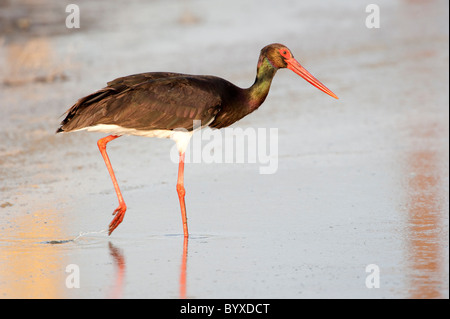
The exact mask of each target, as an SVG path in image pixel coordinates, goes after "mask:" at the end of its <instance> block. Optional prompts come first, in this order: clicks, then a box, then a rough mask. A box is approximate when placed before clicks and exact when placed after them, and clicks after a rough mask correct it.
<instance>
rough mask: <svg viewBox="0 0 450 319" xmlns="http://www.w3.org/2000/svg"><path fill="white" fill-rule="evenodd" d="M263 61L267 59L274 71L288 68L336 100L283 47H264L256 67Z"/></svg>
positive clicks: (276, 45)
mask: <svg viewBox="0 0 450 319" xmlns="http://www.w3.org/2000/svg"><path fill="white" fill-rule="evenodd" d="M265 59H267V60H268V61H269V62H270V64H271V66H272V67H273V68H275V69H276V70H278V69H283V68H288V69H289V70H291V71H293V72H295V73H296V74H298V75H300V76H301V77H302V78H304V79H305V80H306V81H308V82H309V83H311V84H312V85H314V86H315V87H316V88H318V89H319V90H322V91H323V92H325V93H327V94H328V95H330V96H332V97H334V98H336V99H338V97H337V96H336V94H334V93H333V92H331V90H330V89H328V88H327V87H326V86H325V85H323V84H322V83H321V82H320V81H319V80H317V79H316V78H315V77H314V76H312V75H311V73H309V72H308V71H307V70H306V69H305V68H304V67H302V66H301V65H300V63H299V62H298V61H297V60H296V59H294V56H293V55H292V53H291V50H289V49H288V48H287V47H286V46H285V45H283V44H279V43H272V44H269V45H267V46H265V47H264V48H263V49H262V50H261V54H260V56H259V62H258V66H259V65H260V64H262V63H263V61H264V60H265Z"/></svg>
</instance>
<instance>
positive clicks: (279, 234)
mask: <svg viewBox="0 0 450 319" xmlns="http://www.w3.org/2000/svg"><path fill="white" fill-rule="evenodd" d="M78 4H79V6H80V9H81V26H80V28H79V29H67V28H66V27H65V23H64V21H65V18H66V16H67V14H68V13H66V12H65V5H64V4H62V3H61V4H58V2H56V1H41V2H40V4H39V6H38V5H35V4H33V3H30V2H29V1H15V2H14V4H9V3H5V2H0V12H1V14H0V109H1V117H0V140H1V143H0V194H1V195H0V230H1V235H0V297H1V298H448V297H449V294H448V270H449V261H448V251H449V250H448V239H449V238H448V229H449V223H448V215H449V214H448V213H449V205H448V203H449V196H448V194H449V186H448V185H449V178H448V176H449V170H448V166H449V165H448V161H449V137H448V132H449V120H448V117H449V114H448V113H449V107H448V105H449V101H448V85H449V75H448V2H446V1H427V2H423V3H422V2H418V1H406V0H405V1H397V2H392V1H378V5H379V6H380V12H381V16H380V17H381V24H380V28H379V29H368V28H366V26H365V19H366V17H367V15H368V13H366V12H365V5H363V4H355V2H354V1H340V2H339V4H337V3H335V2H333V1H325V2H324V1H321V2H320V3H319V2H314V1H302V2H301V3H300V2H298V1H281V2H280V4H281V5H277V8H275V7H274V5H273V2H269V1H246V2H245V4H242V2H241V1H234V0H230V1H227V2H226V5H225V3H223V4H222V3H216V2H214V3H213V2H208V1H197V0H196V1H173V2H166V1H151V2H149V1H139V0H136V1H131V2H130V3H129V4H127V5H126V6H124V5H117V4H111V3H110V2H107V1H96V2H95V3H92V2H90V1H79V2H78ZM280 7H283V8H288V9H286V10H279V8H280ZM272 42H281V43H284V44H286V45H287V46H288V47H289V48H290V49H291V50H292V51H293V53H294V55H295V57H296V58H297V59H298V60H299V61H300V62H301V63H302V64H303V65H304V66H305V67H306V68H307V69H308V70H309V71H310V72H311V73H312V74H313V75H315V76H316V77H317V78H318V79H319V80H320V81H321V82H323V83H324V84H325V85H326V86H327V87H329V88H330V89H331V90H332V91H333V92H335V93H336V94H337V95H338V96H339V98H340V99H339V100H334V99H332V98H330V97H329V96H327V95H325V94H323V93H322V92H320V91H318V90H317V89H315V88H313V87H312V86H310V85H309V84H308V83H307V82H305V81H304V80H302V79H301V78H298V77H297V76H296V75H295V74H293V73H292V72H290V71H287V70H281V71H279V72H278V74H277V75H276V77H275V79H274V82H273V84H272V88H271V92H270V93H269V96H268V98H267V100H266V102H265V103H264V104H263V105H262V107H261V108H260V109H259V110H258V111H257V112H255V113H253V114H251V115H249V116H248V117H246V118H244V119H243V120H241V121H240V122H238V123H236V124H234V126H233V127H241V128H244V129H245V128H252V127H254V128H277V129H278V169H277V171H276V172H275V173H274V174H270V175H262V174H259V168H260V165H259V163H246V164H225V163H223V164H221V163H213V164H207V163H188V164H186V169H185V182H186V185H185V186H186V190H187V195H186V196H187V197H186V204H187V211H188V218H189V227H190V231H191V234H192V235H191V237H190V239H189V242H186V241H184V240H183V236H182V225H181V216H180V212H179V204H178V197H177V194H176V191H175V183H176V176H177V164H176V163H173V162H172V161H171V160H170V154H169V151H170V149H171V148H172V146H173V142H172V141H170V140H157V139H147V138H142V137H122V138H120V139H118V140H116V141H114V142H111V143H110V144H109V145H108V147H109V148H108V150H109V154H110V157H111V161H112V164H113V167H114V168H115V171H116V175H117V177H118V180H119V183H120V185H121V189H122V191H123V194H124V198H125V201H126V202H127V206H128V211H127V214H126V216H125V219H124V222H123V223H122V224H121V225H120V226H119V227H118V228H117V229H116V231H115V232H114V233H113V234H112V236H110V237H108V236H107V235H106V234H105V233H104V232H103V230H104V229H105V228H106V227H107V225H108V224H109V222H110V221H111V219H112V216H111V213H112V212H113V210H114V209H115V208H116V205H117V198H116V195H115V193H114V189H113V186H112V184H111V181H110V178H109V176H108V173H107V170H106V168H105V167H104V163H103V160H102V158H101V156H100V154H99V152H98V149H97V145H96V141H97V139H99V138H101V137H102V136H103V135H101V134H97V133H86V132H79V133H73V134H58V135H56V134H54V132H55V130H56V129H57V127H58V124H59V122H60V121H61V119H62V118H61V115H62V114H63V113H64V112H65V111H66V110H67V108H69V107H70V106H71V105H72V104H73V103H74V102H75V101H76V100H77V99H78V98H80V97H82V96H84V95H87V94H89V93H91V92H93V91H95V90H97V89H100V88H102V87H104V86H105V84H106V82H107V81H109V80H112V79H114V78H116V77H119V76H123V75H128V74H133V73H140V72H149V71H176V72H183V73H192V74H214V75H217V76H221V77H223V78H226V79H228V80H230V81H232V82H233V83H235V84H237V85H239V86H241V87H248V86H250V85H251V84H252V83H253V80H254V76H255V69H256V63H257V57H258V54H259V50H260V49H261V48H262V47H263V46H265V45H266V44H269V43H272ZM371 264H375V265H376V266H378V269H379V271H380V273H379V283H380V285H379V288H372V289H369V288H367V287H366V279H367V276H369V275H371V273H368V272H366V267H367V266H368V265H371ZM70 265H75V267H77V268H76V269H78V270H79V288H68V286H67V280H68V279H69V286H70V283H71V282H70V279H71V278H72V277H71V275H73V274H74V272H73V270H72V269H74V268H71V266H70Z"/></svg>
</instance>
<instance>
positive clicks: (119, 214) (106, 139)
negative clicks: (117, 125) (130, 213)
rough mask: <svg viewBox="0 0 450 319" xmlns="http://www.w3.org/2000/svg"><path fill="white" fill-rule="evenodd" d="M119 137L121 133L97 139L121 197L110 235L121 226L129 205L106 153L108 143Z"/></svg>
mask: <svg viewBox="0 0 450 319" xmlns="http://www.w3.org/2000/svg"><path fill="white" fill-rule="evenodd" d="M118 137H120V135H119V136H118V135H109V136H107V137H104V138H101V139H99V140H98V141H97V145H98V148H99V150H100V153H102V156H103V159H104V160H105V164H106V168H107V169H108V172H109V175H110V176H111V179H112V182H113V185H114V189H115V190H116V194H117V198H118V199H119V207H117V208H116V209H115V210H114V212H113V215H116V216H115V217H114V219H113V220H112V222H111V223H110V224H109V232H108V235H111V233H112V232H113V230H114V229H116V227H117V226H119V224H120V223H121V222H122V220H123V218H124V216H125V212H126V211H127V205H125V201H124V200H123V197H122V193H121V192H120V188H119V184H118V183H117V180H116V176H115V175H114V171H113V168H112V166H111V162H110V161H109V157H108V154H107V153H106V144H107V143H108V142H111V141H112V140H114V139H116V138H118Z"/></svg>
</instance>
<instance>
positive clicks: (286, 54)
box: [280, 49, 289, 58]
mask: <svg viewBox="0 0 450 319" xmlns="http://www.w3.org/2000/svg"><path fill="white" fill-rule="evenodd" d="M280 54H281V56H283V57H284V58H289V51H288V50H286V49H280Z"/></svg>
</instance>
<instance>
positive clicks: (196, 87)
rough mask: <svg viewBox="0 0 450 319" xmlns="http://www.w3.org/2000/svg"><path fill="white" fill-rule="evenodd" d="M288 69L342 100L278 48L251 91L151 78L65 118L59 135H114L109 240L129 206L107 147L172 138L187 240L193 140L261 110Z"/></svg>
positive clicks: (134, 79)
mask: <svg viewBox="0 0 450 319" xmlns="http://www.w3.org/2000/svg"><path fill="white" fill-rule="evenodd" d="M283 68H288V69H290V70H292V71H294V72H295V73H297V74H298V75H300V76H301V77H302V78H304V79H305V80H306V81H308V82H309V83H311V84H312V85H314V86H315V87H317V88H318V89H320V90H322V91H323V92H325V93H327V94H329V95H330V96H332V97H334V98H336V99H337V98H338V97H337V96H336V95H335V94H334V93H333V92H331V91H330V90H329V89H328V88H327V87H325V85H323V84H322V83H320V82H319V81H318V80H317V79H316V78H315V77H313V76H312V75H311V74H310V73H309V72H308V71H306V70H305V69H304V68H303V67H302V66H301V65H300V63H299V62H298V61H297V60H295V59H294V57H293V55H292V53H291V51H290V50H289V49H288V48H287V47H286V46H284V45H282V44H279V43H273V44H270V45H268V46H266V47H264V48H263V49H262V50H261V54H260V56H259V60H258V66H257V74H256V80H255V82H254V83H253V85H252V86H251V87H249V88H247V89H241V88H239V87H237V86H236V85H234V84H232V83H230V82H228V81H227V80H224V79H222V78H219V77H215V76H207V75H188V74H180V73H170V72H150V73H140V74H134V75H129V76H125V77H121V78H117V79H115V80H113V81H111V82H108V86H107V87H105V88H103V89H101V90H99V91H97V92H95V93H92V94H90V95H88V96H86V97H83V98H81V99H79V100H78V101H77V102H76V103H75V104H74V105H73V106H72V107H71V108H70V109H69V110H68V111H67V112H66V114H67V116H66V117H65V119H64V120H63V121H62V122H61V126H60V127H59V129H58V130H57V131H56V132H57V133H59V132H75V131H81V130H87V131H94V132H103V133H107V134H110V135H108V136H106V137H104V138H101V139H100V140H98V142H97V145H98V147H99V149H100V152H101V154H102V156H103V159H104V161H105V164H106V167H107V169H108V171H109V174H110V176H111V179H112V182H113V185H114V189H115V191H116V194H117V197H118V199H119V207H117V208H116V209H115V210H114V212H113V215H115V216H114V218H113V220H112V222H111V223H110V224H109V235H111V233H112V232H113V231H114V229H116V227H117V226H118V225H119V224H120V223H121V222H122V220H123V218H124V215H125V212H126V210H127V206H126V205H125V201H124V199H123V197H122V193H121V192H120V188H119V184H118V183H117V180H116V177H115V175H114V171H113V169H112V166H111V162H110V160H109V157H108V154H107V153H106V144H107V143H108V142H110V141H112V140H114V139H116V138H118V137H120V136H121V135H139V136H147V137H159V138H171V139H173V140H174V141H175V142H176V145H177V148H178V152H179V166H178V181H177V186H176V189H177V193H178V198H179V200H180V206H181V215H182V221H183V232H184V236H185V237H188V236H189V232H188V226H187V217H186V205H185V200H184V197H185V188H184V153H185V150H186V148H187V145H188V144H189V140H190V138H191V136H192V134H193V133H194V131H196V130H197V129H201V128H203V127H206V126H209V127H211V128H217V129H220V128H223V127H227V126H229V125H231V124H233V123H234V122H236V121H238V120H240V119H241V118H243V117H244V116H246V115H248V114H250V113H252V112H253V111H255V110H256V109H258V107H259V106H260V105H261V104H262V103H263V102H264V100H265V99H266V97H267V94H268V93H269V89H270V84H271V83H272V79H273V77H274V75H275V73H276V72H277V71H278V69H283ZM194 121H201V123H202V124H201V127H194Z"/></svg>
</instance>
